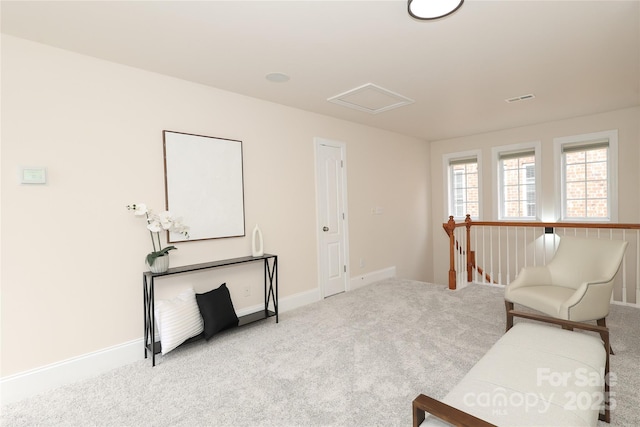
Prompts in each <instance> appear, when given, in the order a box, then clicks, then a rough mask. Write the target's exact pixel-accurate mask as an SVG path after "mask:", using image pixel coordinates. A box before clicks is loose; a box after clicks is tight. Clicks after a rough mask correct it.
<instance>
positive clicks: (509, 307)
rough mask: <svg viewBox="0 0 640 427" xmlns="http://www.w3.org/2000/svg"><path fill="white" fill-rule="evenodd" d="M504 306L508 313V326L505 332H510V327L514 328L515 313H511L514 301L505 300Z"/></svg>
mask: <svg viewBox="0 0 640 427" xmlns="http://www.w3.org/2000/svg"><path fill="white" fill-rule="evenodd" d="M504 306H505V309H506V313H507V328H506V330H505V331H504V332H505V333H507V332H509V329H511V328H513V314H511V310H513V303H512V302H510V301H507V300H504Z"/></svg>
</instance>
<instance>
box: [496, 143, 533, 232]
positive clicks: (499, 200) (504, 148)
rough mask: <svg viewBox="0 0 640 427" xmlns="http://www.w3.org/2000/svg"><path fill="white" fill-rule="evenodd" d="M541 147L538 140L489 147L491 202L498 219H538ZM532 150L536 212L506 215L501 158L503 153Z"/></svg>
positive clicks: (515, 153) (523, 152)
mask: <svg viewBox="0 0 640 427" xmlns="http://www.w3.org/2000/svg"><path fill="white" fill-rule="evenodd" d="M541 147H542V144H541V142H540V141H530V142H521V143H517V144H509V145H501V146H498V147H493V148H492V149H491V162H492V169H493V200H494V201H495V202H494V204H493V209H494V218H496V219H497V220H498V221H540V218H541V213H542V212H541V211H542V205H541V200H542V161H541ZM531 151H533V156H534V157H535V166H534V171H535V172H534V173H535V192H536V196H535V204H536V214H535V215H534V216H523V217H513V216H506V215H505V214H504V192H503V189H504V183H503V173H502V172H503V171H502V169H501V168H500V165H501V159H500V157H502V156H503V155H510V154H514V155H517V154H518V153H522V154H525V153H528V152H531Z"/></svg>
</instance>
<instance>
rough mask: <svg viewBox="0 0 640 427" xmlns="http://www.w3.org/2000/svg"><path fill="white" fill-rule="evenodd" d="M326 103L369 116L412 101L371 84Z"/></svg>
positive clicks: (342, 94) (332, 98)
mask: <svg viewBox="0 0 640 427" xmlns="http://www.w3.org/2000/svg"><path fill="white" fill-rule="evenodd" d="M327 101H329V102H333V103H334V104H339V105H342V106H344V107H349V108H353V109H354V110H359V111H364V112H365V113H369V114H378V113H382V112H383V111H389V110H392V109H394V108H398V107H402V106H404V105H408V104H412V103H413V102H414V101H413V99H409V98H407V97H406V96H402V95H400V94H397V93H395V92H392V91H390V90H387V89H384V88H381V87H380V86H376V85H374V84H373V83H367V84H366V85H363V86H360V87H357V88H355V89H351V90H349V91H347V92H344V93H341V94H340V95H336V96H333V97H331V98H329V99H327Z"/></svg>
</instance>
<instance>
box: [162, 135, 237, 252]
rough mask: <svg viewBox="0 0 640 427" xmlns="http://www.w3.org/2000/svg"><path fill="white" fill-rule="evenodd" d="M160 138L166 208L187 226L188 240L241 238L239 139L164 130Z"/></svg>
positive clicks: (181, 238)
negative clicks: (162, 141)
mask: <svg viewBox="0 0 640 427" xmlns="http://www.w3.org/2000/svg"><path fill="white" fill-rule="evenodd" d="M163 140H164V144H163V145H164V171H165V174H164V177H165V195H166V199H165V200H166V209H167V210H168V211H170V212H171V214H172V215H173V216H174V217H178V218H182V221H183V222H184V224H185V225H188V226H189V227H190V229H189V239H188V240H190V241H194V240H205V239H218V238H224V237H240V236H244V235H245V223H244V183H243V170H242V141H236V140H232V139H224V138H215V137H210V136H202V135H192V134H188V133H181V132H173V131H167V130H165V131H163ZM167 241H168V242H169V243H176V242H182V241H187V238H186V237H184V236H182V235H178V234H175V233H169V236H168V237H167Z"/></svg>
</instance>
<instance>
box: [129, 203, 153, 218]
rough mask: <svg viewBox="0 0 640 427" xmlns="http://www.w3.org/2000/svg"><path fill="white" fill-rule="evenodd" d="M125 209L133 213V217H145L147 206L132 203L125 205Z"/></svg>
mask: <svg viewBox="0 0 640 427" xmlns="http://www.w3.org/2000/svg"><path fill="white" fill-rule="evenodd" d="M127 209H129V210H130V211H133V214H134V215H135V216H142V215H146V214H147V212H148V210H147V205H145V204H144V203H133V204H131V205H127Z"/></svg>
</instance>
